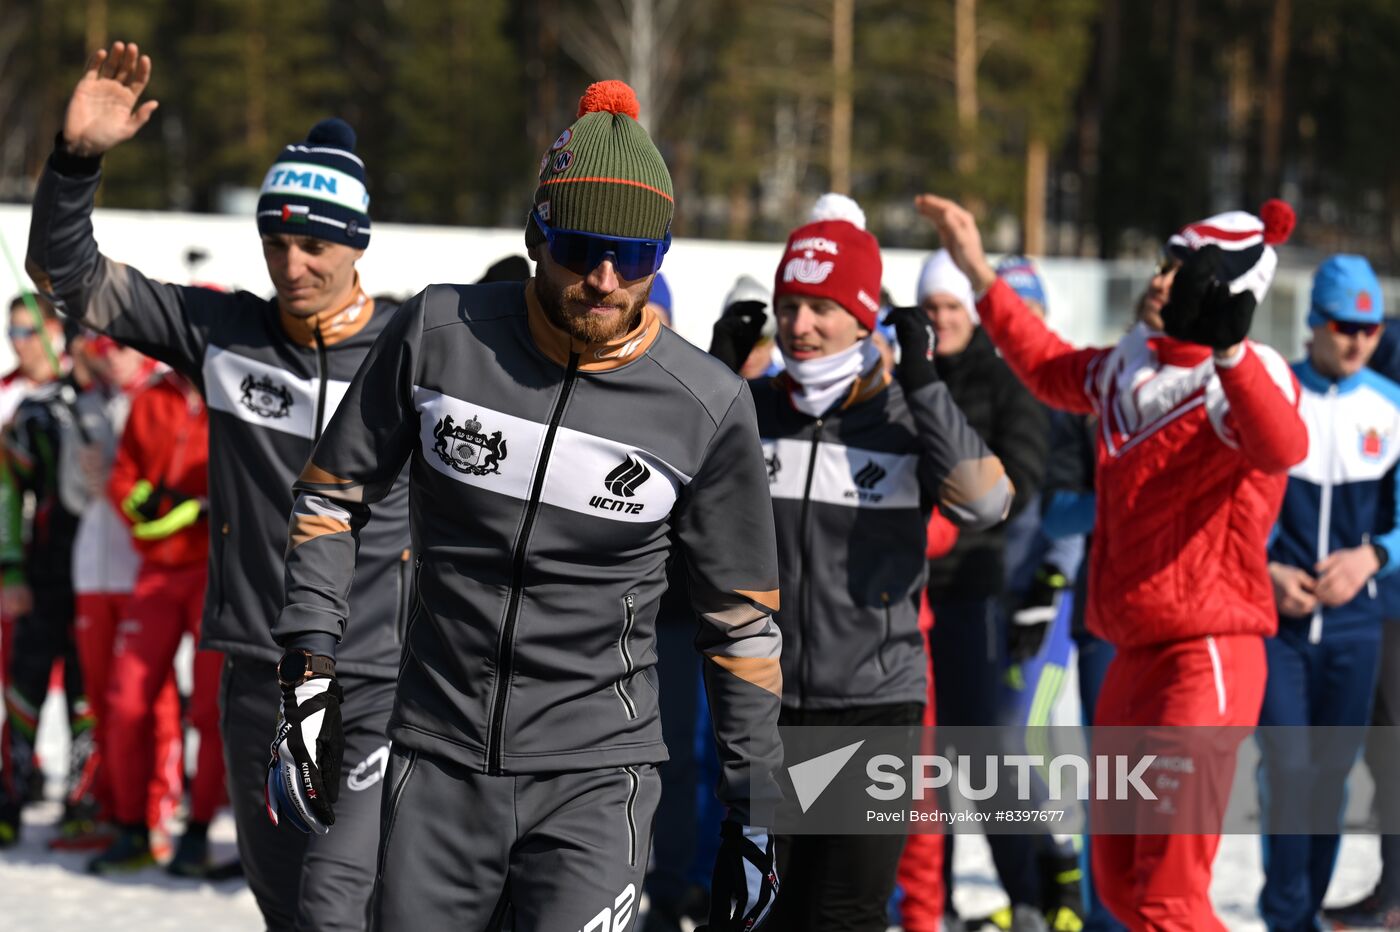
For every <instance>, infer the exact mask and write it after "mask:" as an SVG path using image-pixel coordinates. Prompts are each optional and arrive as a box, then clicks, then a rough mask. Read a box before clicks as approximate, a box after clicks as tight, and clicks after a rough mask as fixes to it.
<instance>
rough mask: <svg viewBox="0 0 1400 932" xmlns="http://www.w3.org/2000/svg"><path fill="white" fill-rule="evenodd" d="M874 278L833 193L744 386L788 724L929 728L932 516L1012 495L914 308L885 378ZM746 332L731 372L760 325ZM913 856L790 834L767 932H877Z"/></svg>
mask: <svg viewBox="0 0 1400 932" xmlns="http://www.w3.org/2000/svg"><path fill="white" fill-rule="evenodd" d="M881 266H882V261H881V258H880V247H879V244H878V243H877V242H876V240H875V237H874V236H872V235H871V234H870V233H869V232H868V231H867V230H866V229H865V215H864V213H863V212H862V211H861V210H860V208H859V206H858V205H857V204H856V203H855V202H854V201H852V200H851V199H850V198H847V197H844V196H841V195H833V194H828V195H825V196H823V197H822V198H821V199H820V200H819V201H818V202H817V204H816V206H815V207H814V208H813V212H812V216H811V220H810V222H809V223H807V224H805V225H803V226H801V227H798V228H797V229H795V230H794V231H792V233H791V234H790V235H789V237H788V243H787V248H786V250H785V251H784V255H783V258H782V261H781V262H780V264H779V266H778V269H777V272H776V274H775V276H774V278H775V281H774V286H773V303H774V309H775V316H776V318H777V331H778V344H779V346H780V348H781V349H782V353H783V357H784V360H785V362H786V367H785V370H784V372H783V373H782V374H781V375H779V376H776V377H774V378H771V379H762V380H758V381H754V382H751V383H750V386H751V388H752V390H753V393H754V400H755V405H756V407H757V411H758V424H759V433H760V435H761V436H762V438H763V445H764V455H765V457H766V458H767V460H768V482H769V491H770V493H771V495H772V499H773V513H774V518H775V521H776V524H777V528H778V554H779V572H780V578H781V579H782V580H783V587H784V590H783V592H784V596H785V598H784V600H783V602H782V606H781V608H780V610H779V611H778V613H777V614H776V615H775V618H776V621H777V623H778V626H779V628H780V629H781V630H782V632H783V638H784V648H783V654H782V668H783V684H784V689H783V711H782V715H781V717H780V719H779V722H780V723H781V724H784V725H817V726H819V725H905V726H911V733H912V726H918V725H919V724H921V722H922V717H923V708H924V698H925V695H926V690H927V678H926V674H925V653H924V647H923V638H922V636H921V634H920V631H919V627H918V610H919V601H920V598H921V596H922V593H923V582H924V578H925V575H926V572H927V570H926V566H927V562H926V559H925V549H926V546H927V541H926V537H925V527H926V525H927V521H928V513H927V510H926V509H927V507H928V504H931V503H934V502H937V503H938V504H939V505H940V508H941V509H942V510H943V511H944V513H945V514H947V515H948V516H949V517H951V518H952V519H953V520H955V521H957V522H959V523H961V524H963V525H965V526H967V527H969V528H973V529H976V528H983V527H989V526H991V525H993V524H995V523H997V522H998V521H1001V520H1002V519H1003V518H1004V517H1005V515H1006V512H1007V509H1008V508H1009V507H1010V504H1011V500H1012V496H1013V494H1014V493H1013V489H1012V487H1011V483H1010V481H1008V478H1007V476H1006V473H1005V471H1004V470H1003V469H1002V464H1001V463H1000V462H999V461H998V460H997V458H996V457H995V456H994V455H993V454H992V453H991V451H989V450H988V448H987V446H986V444H984V443H983V442H982V440H981V439H980V438H979V437H978V436H977V434H976V433H975V432H974V431H973V430H972V429H971V428H970V427H969V425H968V423H967V421H966V420H965V419H964V417H963V414H962V412H960V411H959V410H958V408H957V407H956V406H955V405H954V403H953V400H952V397H951V394H950V392H949V390H948V388H947V386H945V385H943V384H941V383H940V381H939V377H938V375H939V374H938V369H937V367H936V365H935V362H934V341H933V331H932V328H931V327H930V326H929V324H928V322H927V321H926V320H924V319H923V317H922V316H921V315H920V314H919V313H917V312H916V311H914V310H913V309H905V310H904V311H903V312H901V313H898V314H896V315H895V317H894V325H895V327H896V332H897V334H898V341H899V345H900V348H901V351H902V362H901V364H900V367H899V369H898V370H897V372H896V377H895V378H892V377H891V376H890V375H889V373H888V372H887V371H886V369H885V367H884V365H883V363H882V360H881V356H880V353H879V351H878V350H877V349H876V347H875V346H874V345H873V343H872V342H871V339H870V337H871V333H872V332H873V331H874V329H875V325H876V315H877V313H878V311H879V303H878V299H877V296H878V295H879V293H880V272H881ZM716 329H717V331H718V330H719V327H718V326H717V328H716ZM743 332H744V339H745V340H747V341H748V342H747V343H745V342H744V340H739V339H736V340H735V341H734V342H733V344H732V345H731V346H729V347H727V349H728V350H729V351H730V352H729V356H728V358H727V359H726V361H727V362H728V363H729V364H730V365H731V367H735V365H736V363H737V362H738V361H739V360H745V359H748V358H749V356H750V352H751V349H752V345H753V343H754V342H755V341H756V340H757V339H758V338H759V336H760V334H761V326H756V325H755V322H754V321H753V320H752V319H750V320H749V321H748V322H747V328H746V329H745V330H744V331H743ZM903 847H904V836H902V835H868V836H860V835H842V836H815V835H801V836H783V837H781V838H780V839H779V847H778V853H779V874H780V876H782V877H783V878H784V880H785V882H786V883H787V884H789V886H788V889H789V890H790V891H792V892H789V893H787V894H786V895H784V896H780V897H779V899H778V903H777V905H776V907H775V908H774V912H773V917H772V920H771V922H770V925H771V927H772V928H773V929H775V930H794V932H796V930H801V932H809V930H862V932H882V930H884V929H885V928H886V926H887V925H888V922H887V918H886V904H887V903H888V901H889V898H890V894H891V892H892V891H893V889H894V884H895V873H896V869H897V867H898V864H899V858H900V852H901V850H902V849H903Z"/></svg>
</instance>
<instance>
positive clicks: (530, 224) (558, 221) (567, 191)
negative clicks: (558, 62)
mask: <svg viewBox="0 0 1400 932" xmlns="http://www.w3.org/2000/svg"><path fill="white" fill-rule="evenodd" d="M640 112H641V111H640V108H639V106H638V104H637V95H636V94H635V93H633V92H632V88H630V87H628V86H627V85H626V84H624V83H623V82H622V81H599V82H598V83H596V84H591V85H589V87H588V90H587V91H585V92H584V95H583V97H581V98H580V99H579V102H578V119H577V120H575V121H574V124H573V125H572V126H570V127H569V128H568V129H566V130H564V132H562V133H560V134H559V138H558V139H556V140H554V145H552V146H550V147H549V151H548V152H546V153H545V154H544V158H542V159H541V160H540V184H539V187H538V188H536V189H535V207H536V209H537V210H538V211H539V213H540V217H541V219H543V220H544V222H545V223H547V224H549V225H550V226H552V227H557V228H559V229H561V230H583V231H586V232H589V233H601V234H604V235H607V236H623V237H632V238H647V239H660V238H662V237H663V236H665V235H666V233H667V232H668V231H669V230H670V228H671V216H672V215H673V214H674V213H675V198H674V196H673V193H672V190H671V173H670V172H669V171H667V169H666V162H665V160H664V159H662V158H661V153H660V152H658V151H657V149H656V145H655V143H653V142H652V141H651V137H650V136H648V135H647V131H646V130H645V129H643V128H642V125H641V124H640V123H638V122H637V115H638V113H640ZM543 241H544V235H543V234H542V233H540V231H539V229H538V228H537V227H536V226H535V223H534V221H533V220H530V221H527V222H526V225H525V243H526V245H527V246H535V245H537V244H538V243H541V242H543Z"/></svg>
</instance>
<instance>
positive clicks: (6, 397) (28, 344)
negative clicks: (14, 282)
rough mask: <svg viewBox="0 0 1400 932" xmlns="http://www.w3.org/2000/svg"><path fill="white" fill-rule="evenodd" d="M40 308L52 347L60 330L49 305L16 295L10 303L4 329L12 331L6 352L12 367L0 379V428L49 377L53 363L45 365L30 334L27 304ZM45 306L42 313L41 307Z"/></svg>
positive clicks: (59, 340)
mask: <svg viewBox="0 0 1400 932" xmlns="http://www.w3.org/2000/svg"><path fill="white" fill-rule="evenodd" d="M31 301H32V302H34V306H35V307H37V308H40V311H39V313H40V315H41V316H45V317H47V318H49V319H51V320H53V321H54V323H53V325H52V327H51V328H50V333H49V339H50V340H51V341H52V344H53V345H54V346H59V347H61V346H62V345H63V335H62V327H61V325H60V324H59V323H58V321H57V318H56V317H55V316H54V314H53V310H52V305H50V304H49V303H48V302H47V301H46V300H44V299H43V298H41V297H39V296H38V295H33V294H22V295H17V296H16V297H15V298H14V299H13V300H11V301H10V310H9V317H8V318H7V320H8V321H9V324H8V326H10V327H11V328H13V329H14V333H13V334H10V335H9V336H8V339H9V341H10V349H11V351H13V352H14V354H15V367H14V368H13V369H11V370H10V371H9V372H7V373H6V374H5V375H4V376H0V427H3V426H4V425H6V424H8V423H10V420H11V418H13V417H14V416H15V409H17V408H18V407H19V403H20V402H21V401H23V400H24V399H25V397H26V396H28V395H29V393H30V392H32V391H33V390H34V389H35V387H37V386H39V385H42V384H43V383H45V382H47V381H49V380H50V379H52V378H53V371H54V369H53V364H52V363H50V362H49V357H48V355H47V354H45V352H44V347H43V344H42V343H40V342H39V335H38V333H37V332H35V333H32V334H30V333H29V330H30V329H31V328H30V326H29V324H30V323H31V320H30V318H31V316H32V314H33V309H32V308H31V307H30V302H31ZM44 307H48V308H49V311H48V312H47V313H45V312H44V311H43V310H42V308H44ZM16 313H18V315H19V323H18V324H16V323H15V316H16Z"/></svg>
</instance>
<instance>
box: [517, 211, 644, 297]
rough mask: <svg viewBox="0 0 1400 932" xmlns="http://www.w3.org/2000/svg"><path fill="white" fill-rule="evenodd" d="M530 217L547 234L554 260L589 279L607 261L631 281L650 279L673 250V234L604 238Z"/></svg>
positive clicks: (533, 214)
mask: <svg viewBox="0 0 1400 932" xmlns="http://www.w3.org/2000/svg"><path fill="white" fill-rule="evenodd" d="M530 217H531V218H532V219H533V220H534V221H535V224H536V225H537V226H538V227H539V228H540V232H541V233H543V234H544V238H545V242H546V244H547V245H548V247H549V255H550V258H552V259H553V260H554V261H555V262H556V263H557V264H559V265H562V266H563V267H564V268H566V269H568V270H569V271H570V272H573V273H574V274H575V275H587V274H588V273H589V272H592V271H593V270H594V269H596V268H597V267H598V266H599V265H601V264H602V263H603V261H604V260H605V259H607V260H611V261H612V264H613V267H614V268H616V269H617V274H618V275H619V276H620V277H621V278H623V279H626V280H627V281H635V280H637V279H639V278H646V277H647V276H648V275H651V274H653V273H655V272H656V270H657V269H659V268H661V259H662V257H664V256H665V255H666V251H667V250H668V249H670V248H671V234H670V232H667V233H666V236H665V237H664V238H663V239H659V240H658V239H633V238H631V237H626V236H602V235H600V234H598V233H585V232H584V231H582V230H561V229H558V228H557V227H552V226H550V225H549V224H547V223H545V222H544V219H543V218H542V217H540V212H539V211H538V210H532V211H530Z"/></svg>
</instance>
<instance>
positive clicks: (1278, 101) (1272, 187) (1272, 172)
mask: <svg viewBox="0 0 1400 932" xmlns="http://www.w3.org/2000/svg"><path fill="white" fill-rule="evenodd" d="M1292 18H1293V2H1292V0H1274V15H1273V19H1272V20H1271V22H1270V23H1269V65H1268V74H1267V75H1266V77H1265V78H1264V113H1263V121H1262V122H1263V126H1262V127H1261V128H1260V136H1261V144H1262V149H1263V151H1262V152H1261V153H1260V157H1259V178H1260V181H1261V183H1262V184H1263V191H1262V192H1254V193H1256V194H1258V193H1262V194H1263V195H1265V196H1266V197H1268V196H1273V195H1274V194H1275V193H1277V191H1278V189H1279V185H1280V184H1281V182H1282V180H1283V179H1282V169H1283V166H1282V164H1281V161H1282V152H1283V107H1284V101H1285V88H1284V78H1285V76H1286V75H1287V73H1288V50H1289V43H1288V35H1289V31H1290V27H1291V26H1292Z"/></svg>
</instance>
